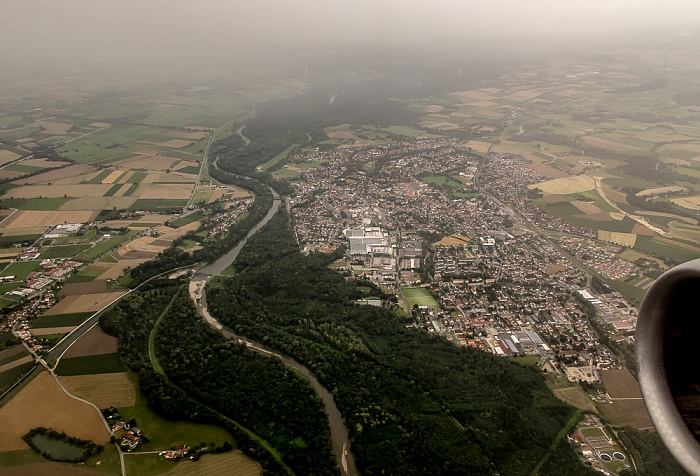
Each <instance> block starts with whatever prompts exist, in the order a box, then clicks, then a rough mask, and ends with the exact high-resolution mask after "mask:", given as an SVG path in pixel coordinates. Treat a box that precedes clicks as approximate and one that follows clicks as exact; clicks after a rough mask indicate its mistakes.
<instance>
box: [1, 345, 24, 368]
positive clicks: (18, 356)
mask: <svg viewBox="0 0 700 476" xmlns="http://www.w3.org/2000/svg"><path fill="white" fill-rule="evenodd" d="M17 347H21V352H17V353H16V354H13V355H10V356H8V357H5V358H4V359H0V365H5V364H8V363H10V362H14V361H15V360H18V359H21V358H22V357H26V356H27V355H30V354H29V351H28V350H27V349H26V348H25V347H24V346H23V345H19V346H15V347H10V349H13V350H15V349H17ZM3 350H9V349H3Z"/></svg>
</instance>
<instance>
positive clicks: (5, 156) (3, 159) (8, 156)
mask: <svg viewBox="0 0 700 476" xmlns="http://www.w3.org/2000/svg"><path fill="white" fill-rule="evenodd" d="M20 157H21V156H20V155H19V154H15V153H14V152H12V151H11V150H5V149H0V165H3V164H6V163H8V162H12V161H13V160H15V159H19V158H20Z"/></svg>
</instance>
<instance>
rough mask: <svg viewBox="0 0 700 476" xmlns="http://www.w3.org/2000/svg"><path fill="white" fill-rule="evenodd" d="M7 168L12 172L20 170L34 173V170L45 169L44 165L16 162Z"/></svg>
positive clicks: (25, 172) (20, 171)
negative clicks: (36, 165) (37, 165)
mask: <svg viewBox="0 0 700 476" xmlns="http://www.w3.org/2000/svg"><path fill="white" fill-rule="evenodd" d="M6 170H9V171H10V172H19V173H21V174H32V173H34V172H38V171H40V170H44V167H35V166H33V165H24V164H14V165H10V166H9V167H7V168H6Z"/></svg>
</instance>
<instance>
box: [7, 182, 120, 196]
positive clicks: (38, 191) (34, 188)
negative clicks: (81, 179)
mask: <svg viewBox="0 0 700 476" xmlns="http://www.w3.org/2000/svg"><path fill="white" fill-rule="evenodd" d="M109 189H110V185H100V184H75V185H56V184H52V185H30V186H26V187H17V188H13V189H11V190H8V191H7V192H6V193H5V194H4V195H3V196H2V198H39V197H44V198H61V197H63V196H66V197H76V198H82V197H101V196H102V195H104V194H105V192H107V190H109Z"/></svg>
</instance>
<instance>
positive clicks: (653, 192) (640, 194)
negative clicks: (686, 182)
mask: <svg viewBox="0 0 700 476" xmlns="http://www.w3.org/2000/svg"><path fill="white" fill-rule="evenodd" d="M684 190H686V188H685V187H679V186H675V185H673V186H670V187H658V188H648V189H646V190H642V191H641V192H637V196H638V197H647V196H649V195H660V194H662V193H672V192H682V191H684Z"/></svg>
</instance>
